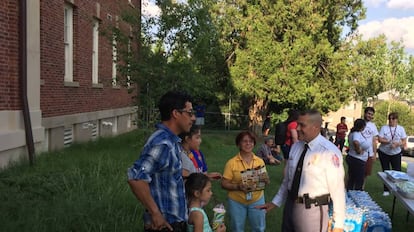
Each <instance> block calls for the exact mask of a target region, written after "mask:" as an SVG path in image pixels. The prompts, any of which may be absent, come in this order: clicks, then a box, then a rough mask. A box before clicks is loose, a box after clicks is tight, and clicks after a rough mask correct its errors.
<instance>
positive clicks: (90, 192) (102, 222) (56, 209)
mask: <svg viewBox="0 0 414 232" xmlns="http://www.w3.org/2000/svg"><path fill="white" fill-rule="evenodd" d="M202 133H203V143H202V150H203V152H204V153H205V155H206V158H207V162H208V165H209V170H210V171H219V172H222V171H223V167H224V164H225V162H226V161H227V160H228V159H229V158H230V157H232V156H233V155H235V154H236V153H237V147H236V146H235V144H234V138H235V136H236V133H237V132H235V131H231V132H227V131H203V132H202ZM148 135H149V132H147V131H134V132H131V133H128V134H124V135H121V136H118V137H115V138H104V139H100V140H98V141H96V142H90V143H87V144H82V145H74V146H72V147H70V148H67V149H65V150H63V151H59V152H52V153H47V154H42V155H41V156H39V157H38V158H37V160H36V164H35V166H33V167H30V166H28V164H26V163H22V164H19V165H14V166H13V167H11V168H9V169H7V170H3V171H1V172H0V231H33V232H35V231H42V232H44V231H111V232H112V231H142V220H141V213H142V206H141V204H140V203H139V202H138V201H137V200H136V199H135V197H134V196H133V195H132V193H131V191H130V189H129V187H128V185H127V183H126V169H127V168H128V167H129V166H130V165H131V164H132V163H133V161H134V160H135V159H136V158H137V157H138V155H139V152H140V150H141V148H142V145H143V143H144V141H145V138H146V137H147V136H148ZM378 170H379V163H378V162H377V163H376V165H375V171H378ZM268 172H269V174H270V178H271V184H270V186H268V187H267V189H266V191H265V192H266V200H267V201H270V200H271V199H272V197H273V196H274V194H275V193H276V192H277V190H278V188H279V185H280V183H281V180H282V166H270V167H268ZM366 189H367V191H368V192H369V193H370V195H371V196H372V198H373V199H374V200H375V201H376V202H378V204H379V205H380V206H381V207H382V208H383V209H384V211H386V212H391V207H392V197H391V196H390V197H383V196H382V184H381V181H380V180H379V178H378V177H377V176H376V175H373V176H371V177H369V179H368V183H367V186H366ZM213 191H214V199H213V200H212V201H211V202H210V204H209V205H208V206H207V207H206V211H207V212H208V214H210V216H211V214H212V212H211V208H212V207H213V206H214V204H215V203H216V202H225V199H226V192H225V191H224V190H222V189H221V188H220V183H219V182H218V181H214V183H213ZM405 216H406V210H405V209H404V207H403V206H402V205H401V204H400V203H399V202H398V200H397V204H396V209H395V215H394V222H393V231H396V232H399V231H410V230H412V229H409V228H413V227H414V216H410V218H409V221H408V222H406V221H405ZM281 218H282V209H275V210H273V211H272V212H270V213H269V214H268V215H267V231H272V232H273V231H280V225H281ZM228 231H229V230H228Z"/></svg>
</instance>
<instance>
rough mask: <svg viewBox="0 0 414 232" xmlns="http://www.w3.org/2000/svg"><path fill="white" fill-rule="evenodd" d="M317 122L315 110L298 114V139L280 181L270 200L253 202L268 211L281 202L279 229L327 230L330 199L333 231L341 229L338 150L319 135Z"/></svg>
mask: <svg viewBox="0 0 414 232" xmlns="http://www.w3.org/2000/svg"><path fill="white" fill-rule="evenodd" d="M321 125H322V116H321V114H320V113H319V112H318V111H316V110H309V111H305V112H303V113H301V114H300V116H299V119H298V126H297V132H298V137H299V141H298V142H296V143H295V144H293V146H292V150H291V151H290V156H289V160H288V162H287V166H286V168H287V169H286V175H285V176H284V178H283V182H282V185H281V186H280V188H279V191H278V193H277V194H276V195H275V197H274V198H273V200H272V202H268V203H266V204H264V205H261V206H257V208H262V209H265V210H266V211H269V210H271V209H273V208H274V207H276V206H278V207H280V206H281V205H282V204H283V203H285V207H284V210H283V222H282V231H283V232H316V231H317V232H322V231H323V232H325V231H328V222H329V218H328V217H329V215H328V204H329V203H330V202H332V203H333V218H332V219H333V223H334V229H333V231H334V232H339V231H343V228H344V220H345V186H344V168H343V164H342V154H341V152H340V151H339V149H338V148H337V147H336V146H335V145H334V144H333V143H331V142H330V141H329V140H327V139H326V138H324V137H323V136H322V135H320V128H321ZM301 156H302V157H303V158H302V159H301ZM301 163H302V164H301ZM329 224H330V223H329Z"/></svg>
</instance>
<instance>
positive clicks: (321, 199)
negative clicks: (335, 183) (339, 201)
mask: <svg viewBox="0 0 414 232" xmlns="http://www.w3.org/2000/svg"><path fill="white" fill-rule="evenodd" d="M329 202H331V195H330V194H325V195H322V196H318V197H315V198H309V197H298V198H296V199H295V203H299V204H306V205H310V204H315V206H319V205H327V204H329Z"/></svg>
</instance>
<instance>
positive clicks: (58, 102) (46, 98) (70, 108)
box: [0, 0, 139, 118]
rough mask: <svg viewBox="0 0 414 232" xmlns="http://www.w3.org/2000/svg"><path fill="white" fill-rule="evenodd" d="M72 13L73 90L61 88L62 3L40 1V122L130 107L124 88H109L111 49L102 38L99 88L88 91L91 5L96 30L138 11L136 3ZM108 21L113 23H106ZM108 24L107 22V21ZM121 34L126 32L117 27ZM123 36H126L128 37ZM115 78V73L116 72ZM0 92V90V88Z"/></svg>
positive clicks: (89, 4)
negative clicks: (124, 11)
mask: <svg viewBox="0 0 414 232" xmlns="http://www.w3.org/2000/svg"><path fill="white" fill-rule="evenodd" d="M73 2H74V5H73V6H74V11H73V23H74V30H73V38H74V41H73V47H74V48H73V81H74V82H77V83H79V86H78V87H70V86H65V84H64V70H65V57H64V55H65V53H64V43H63V42H64V30H63V28H64V3H65V1H63V0H55V1H49V0H41V3H40V4H41V5H40V9H41V12H40V17H41V18H40V24H41V27H40V34H41V38H40V40H41V67H40V70H41V81H42V85H41V93H40V95H41V100H40V107H41V110H42V115H43V117H44V118H45V117H52V116H60V115H67V114H76V113H82V112H92V111H99V110H106V109H113V108H121V107H126V106H131V105H132V104H133V100H132V97H133V95H131V94H128V90H127V88H126V87H124V86H120V87H119V88H114V87H113V86H112V46H111V41H109V40H108V37H107V36H106V35H100V37H99V68H98V69H99V71H98V72H99V74H98V76H99V77H98V78H99V83H100V84H102V87H93V86H92V27H93V19H94V17H96V16H97V15H96V12H97V10H96V3H97V2H99V3H100V18H99V19H100V20H101V24H100V30H103V29H104V28H107V27H108V26H109V25H111V24H115V18H116V15H120V11H121V10H120V9H129V10H131V9H132V10H137V11H138V10H139V5H138V4H139V0H134V1H132V2H133V4H134V5H135V6H136V8H133V7H132V6H131V5H129V4H128V0H121V1H113V0H99V1H92V0H88V1H83V0H82V1H81V0H75V1H73ZM108 15H111V16H112V17H108ZM110 18H111V19H112V20H111V19H110ZM120 28H121V29H125V28H127V30H129V26H127V25H124V24H122V23H121V24H120ZM127 32H128V31H127ZM118 73H119V72H118ZM0 88H1V87H0Z"/></svg>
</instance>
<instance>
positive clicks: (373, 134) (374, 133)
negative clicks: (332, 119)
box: [362, 106, 378, 185]
mask: <svg viewBox="0 0 414 232" xmlns="http://www.w3.org/2000/svg"><path fill="white" fill-rule="evenodd" d="M374 114H375V109H374V108H373V107H371V106H368V107H366V108H365V110H364V120H365V123H366V126H365V129H364V130H363V131H362V135H363V136H364V138H366V139H367V141H368V142H369V143H371V146H370V148H369V149H368V159H367V162H366V164H365V180H366V178H367V176H370V175H371V173H372V165H373V164H374V161H375V160H376V159H377V144H378V141H377V140H378V129H377V126H376V125H375V123H373V122H372V120H374ZM364 185H365V183H364Z"/></svg>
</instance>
